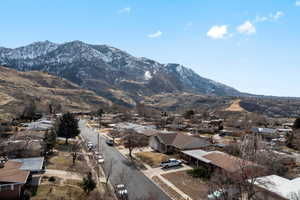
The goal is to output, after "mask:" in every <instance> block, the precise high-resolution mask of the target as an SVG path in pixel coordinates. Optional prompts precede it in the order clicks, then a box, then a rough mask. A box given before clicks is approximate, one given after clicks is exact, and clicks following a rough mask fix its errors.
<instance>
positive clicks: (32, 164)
mask: <svg viewBox="0 0 300 200" xmlns="http://www.w3.org/2000/svg"><path fill="white" fill-rule="evenodd" d="M11 161H16V162H21V163H22V166H21V167H20V169H21V170H28V171H40V170H42V168H43V163H44V157H35V158H19V159H11Z"/></svg>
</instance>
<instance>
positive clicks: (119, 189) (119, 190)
mask: <svg viewBox="0 0 300 200" xmlns="http://www.w3.org/2000/svg"><path fill="white" fill-rule="evenodd" d="M115 192H116V196H117V197H118V199H122V200H127V199H128V191H127V189H126V187H125V185H124V184H118V185H116V186H115Z"/></svg>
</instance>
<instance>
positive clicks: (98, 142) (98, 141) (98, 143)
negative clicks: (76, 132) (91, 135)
mask: <svg viewBox="0 0 300 200" xmlns="http://www.w3.org/2000/svg"><path fill="white" fill-rule="evenodd" d="M97 134H98V135H97V136H98V137H97V145H98V152H99V153H100V134H99V133H97Z"/></svg>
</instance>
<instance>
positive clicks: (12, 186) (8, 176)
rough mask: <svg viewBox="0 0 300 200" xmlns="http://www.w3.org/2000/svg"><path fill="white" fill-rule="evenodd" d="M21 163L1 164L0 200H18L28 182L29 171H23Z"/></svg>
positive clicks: (8, 162) (9, 162)
mask: <svg viewBox="0 0 300 200" xmlns="http://www.w3.org/2000/svg"><path fill="white" fill-rule="evenodd" d="M21 166H22V163H21V162H15V161H7V162H4V161H2V162H1V164H0V199H3V200H4V199H9V200H18V199H20V198H21V196H22V192H23V186H24V184H25V183H26V182H27V179H28V176H29V174H30V172H29V171H25V170H21V169H20V167H21Z"/></svg>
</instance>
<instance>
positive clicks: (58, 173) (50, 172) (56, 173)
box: [44, 169, 82, 180]
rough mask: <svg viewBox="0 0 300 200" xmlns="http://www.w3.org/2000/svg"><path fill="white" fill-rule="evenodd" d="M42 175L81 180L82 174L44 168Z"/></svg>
mask: <svg viewBox="0 0 300 200" xmlns="http://www.w3.org/2000/svg"><path fill="white" fill-rule="evenodd" d="M44 175H47V176H57V177H59V178H63V179H73V180H82V176H81V175H80V174H78V173H75V172H70V171H64V170H56V169H46V172H45V174H44Z"/></svg>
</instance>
